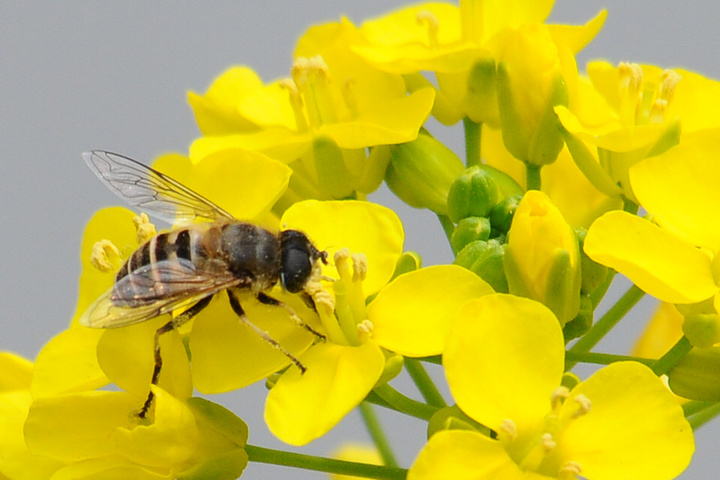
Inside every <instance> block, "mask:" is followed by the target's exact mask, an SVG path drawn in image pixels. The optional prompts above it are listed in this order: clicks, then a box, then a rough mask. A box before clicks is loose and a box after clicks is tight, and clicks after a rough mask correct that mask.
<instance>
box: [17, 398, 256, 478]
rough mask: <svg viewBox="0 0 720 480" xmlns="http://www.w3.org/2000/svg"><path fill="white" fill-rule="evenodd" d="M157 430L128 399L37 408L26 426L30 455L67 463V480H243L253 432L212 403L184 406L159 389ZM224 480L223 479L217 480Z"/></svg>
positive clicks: (65, 401)
mask: <svg viewBox="0 0 720 480" xmlns="http://www.w3.org/2000/svg"><path fill="white" fill-rule="evenodd" d="M152 388H153V393H154V394H155V414H154V420H153V423H151V424H146V423H145V421H143V420H141V419H140V418H139V417H138V416H137V415H136V413H137V403H138V402H139V401H142V397H140V398H138V397H136V396H134V395H132V394H129V393H125V392H108V391H90V392H81V393H74V394H65V395H58V396H54V397H45V398H41V399H38V400H36V401H35V402H33V404H32V406H31V407H30V413H29V414H28V418H27V421H26V422H25V438H26V441H27V444H28V448H29V450H30V451H31V452H33V453H34V454H37V455H42V456H44V457H47V458H50V459H53V460H55V461H57V462H62V463H64V464H65V466H64V467H62V468H61V469H60V470H59V471H58V473H57V475H58V476H62V478H110V477H122V478H136V479H143V480H145V479H147V480H159V479H174V478H188V479H190V478H207V477H206V476H203V475H207V474H208V473H210V472H217V471H223V472H224V473H225V474H226V475H227V476H225V477H222V478H228V479H229V478H236V477H237V476H239V475H240V473H241V472H242V470H243V469H244V468H245V465H246V464H247V454H246V453H245V450H244V446H245V442H246V440H247V427H246V426H245V424H244V423H243V422H242V420H240V419H239V418H237V417H235V416H234V415H233V414H232V413H230V412H229V411H227V410H225V409H224V408H222V407H220V406H218V405H215V404H213V403H211V402H209V401H207V400H203V399H199V398H195V399H190V400H188V401H187V402H183V401H180V400H178V399H176V398H174V397H173V396H171V395H169V394H168V393H167V392H165V391H164V390H163V389H161V388H159V387H156V386H153V387H152ZM215 478H218V477H215Z"/></svg>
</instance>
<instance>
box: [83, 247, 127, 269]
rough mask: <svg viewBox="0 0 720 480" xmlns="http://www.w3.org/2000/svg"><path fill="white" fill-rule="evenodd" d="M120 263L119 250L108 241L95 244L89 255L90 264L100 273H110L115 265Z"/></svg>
mask: <svg viewBox="0 0 720 480" xmlns="http://www.w3.org/2000/svg"><path fill="white" fill-rule="evenodd" d="M119 262H120V250H118V248H117V247H116V246H115V244H114V243H112V242H111V241H110V240H100V241H99V242H95V245H93V248H92V254H91V255H90V264H91V265H92V266H93V267H95V268H97V269H98V270H100V271H101V272H112V271H113V270H115V269H116V265H115V263H118V264H119Z"/></svg>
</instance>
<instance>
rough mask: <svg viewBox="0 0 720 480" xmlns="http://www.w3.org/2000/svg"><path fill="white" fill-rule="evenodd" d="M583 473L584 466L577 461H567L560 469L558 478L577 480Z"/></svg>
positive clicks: (561, 479) (559, 479)
mask: <svg viewBox="0 0 720 480" xmlns="http://www.w3.org/2000/svg"><path fill="white" fill-rule="evenodd" d="M581 473H582V467H581V466H580V464H579V463H577V462H565V463H564V464H563V465H562V466H561V467H560V469H559V470H558V480H575V479H576V478H578V477H579V476H580V474H581Z"/></svg>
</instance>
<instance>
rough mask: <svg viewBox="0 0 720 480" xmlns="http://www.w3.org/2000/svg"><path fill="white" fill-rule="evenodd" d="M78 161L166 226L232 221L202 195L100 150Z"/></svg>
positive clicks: (153, 171) (148, 168)
mask: <svg viewBox="0 0 720 480" xmlns="http://www.w3.org/2000/svg"><path fill="white" fill-rule="evenodd" d="M82 157H83V160H85V163H87V165H88V167H90V169H91V170H92V171H93V172H94V173H95V175H97V176H98V178H99V179H100V180H101V181H102V182H103V183H104V184H105V185H106V186H107V187H108V188H109V189H110V190H112V191H113V192H114V193H115V194H116V195H117V196H119V197H120V198H122V199H123V200H125V201H126V202H128V203H129V204H130V205H132V206H133V207H137V208H139V209H141V210H144V211H146V212H147V213H149V214H151V215H154V216H156V217H158V218H160V219H162V220H165V221H167V222H169V223H175V222H179V223H184V224H189V223H192V221H193V220H195V219H196V218H204V219H207V220H218V219H228V220H233V216H232V215H230V214H229V213H228V212H226V211H225V210H223V209H222V208H220V207H218V206H217V205H215V204H214V203H212V202H211V201H210V200H208V199H206V198H205V197H203V196H202V195H199V194H197V193H195V192H193V191H192V190H190V189H189V188H187V187H186V186H184V185H183V184H181V183H180V182H178V181H176V180H173V179H172V178H170V177H168V176H167V175H163V174H162V173H160V172H158V171H156V170H154V169H152V168H150V167H148V166H146V165H143V164H142V163H140V162H137V161H135V160H133V159H131V158H128V157H125V156H123V155H118V154H117V153H112V152H105V151H103V150H93V151H91V152H85V153H83V155H82Z"/></svg>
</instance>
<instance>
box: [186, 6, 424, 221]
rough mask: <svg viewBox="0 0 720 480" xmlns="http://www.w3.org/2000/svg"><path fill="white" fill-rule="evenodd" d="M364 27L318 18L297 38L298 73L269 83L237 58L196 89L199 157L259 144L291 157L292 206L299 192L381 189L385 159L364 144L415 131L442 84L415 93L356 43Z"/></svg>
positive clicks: (316, 194)
mask: <svg viewBox="0 0 720 480" xmlns="http://www.w3.org/2000/svg"><path fill="white" fill-rule="evenodd" d="M356 36H357V30H356V28H355V27H354V26H353V25H352V24H351V23H350V22H349V21H347V20H346V19H343V20H342V21H340V22H334V23H328V24H324V25H319V26H315V27H312V28H310V29H309V30H308V31H307V32H306V34H305V35H304V36H303V37H302V38H301V39H300V40H299V42H298V45H297V48H296V51H295V63H294V65H293V69H292V79H282V80H278V81H276V82H273V83H272V84H270V85H267V86H263V85H262V82H261V81H260V80H259V79H258V78H257V76H255V74H254V73H252V72H251V71H250V70H249V69H247V68H245V67H236V68H232V69H230V70H228V71H227V72H225V73H224V74H223V75H221V76H220V77H219V78H218V79H217V80H216V81H215V82H214V83H213V85H212V86H211V87H210V89H209V90H208V92H207V93H206V94H205V95H204V96H200V95H197V94H194V93H190V94H189V101H190V104H191V106H192V107H193V109H194V111H195V115H196V118H197V122H198V125H200V127H201V130H202V131H203V133H204V135H205V136H204V137H203V138H200V139H198V140H196V141H195V142H194V143H193V145H192V146H191V157H192V158H193V159H197V161H201V160H202V159H203V158H205V157H206V156H208V155H210V154H212V153H215V152H219V151H238V150H253V151H259V152H263V153H266V154H268V155H270V156H272V157H273V158H277V159H279V160H281V161H283V162H285V163H286V164H288V165H290V166H291V167H292V168H293V171H294V175H293V179H292V182H291V185H290V192H289V193H288V196H286V201H285V204H284V205H283V209H284V208H286V207H287V206H289V203H290V202H291V201H294V200H297V199H306V198H319V199H332V198H346V197H350V196H352V195H353V194H354V193H355V192H359V193H361V194H365V193H369V192H372V191H374V190H375V189H376V188H377V187H378V186H379V185H380V182H381V181H382V176H383V173H384V171H385V166H386V164H382V163H378V162H377V161H376V159H375V158H374V157H372V156H370V157H368V155H367V154H366V152H365V149H366V148H367V147H370V146H375V145H384V144H397V143H403V142H408V141H411V140H413V139H415V137H416V136H417V134H418V131H419V129H420V127H421V125H422V124H423V122H424V121H425V119H426V118H427V117H428V115H429V113H430V109H431V107H432V103H433V98H434V93H433V91H432V89H430V88H428V89H424V90H421V91H417V92H415V93H413V94H411V95H407V94H406V88H405V83H404V82H403V79H402V77H401V76H400V75H396V74H390V73H384V72H380V71H378V70H377V69H375V68H373V67H371V66H370V65H368V64H367V63H366V62H365V61H363V60H362V59H361V58H360V57H359V56H357V55H356V54H355V53H353V52H352V51H351V50H350V48H349V43H350V42H351V40H352V39H353V38H354V37H356ZM240 92H242V93H240Z"/></svg>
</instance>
